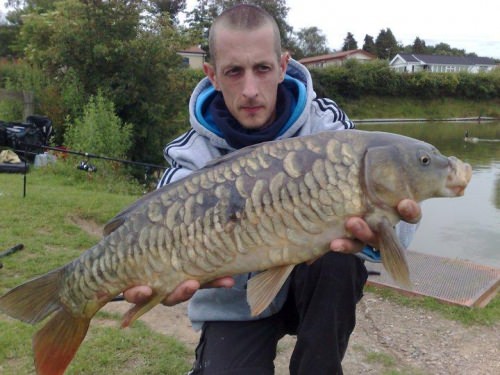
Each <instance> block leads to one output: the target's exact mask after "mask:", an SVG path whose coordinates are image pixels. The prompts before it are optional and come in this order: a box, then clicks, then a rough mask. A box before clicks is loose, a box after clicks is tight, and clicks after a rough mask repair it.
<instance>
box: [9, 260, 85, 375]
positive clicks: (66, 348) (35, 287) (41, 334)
mask: <svg viewBox="0 0 500 375" xmlns="http://www.w3.org/2000/svg"><path fill="white" fill-rule="evenodd" d="M64 271H65V270H64V268H59V269H56V270H54V271H51V272H49V273H47V274H45V275H43V276H40V277H38V278H36V279H33V280H30V281H27V282H26V283H24V284H21V285H19V286H18V287H16V288H14V289H12V290H10V291H9V292H7V293H6V294H5V295H3V296H2V297H0V311H3V312H5V313H6V314H8V315H10V316H11V317H13V318H16V319H19V320H22V321H24V322H27V323H31V324H34V323H37V322H39V321H41V320H43V319H44V318H45V317H47V316H48V315H50V314H51V313H53V312H54V311H57V313H56V314H55V315H54V316H53V317H52V318H51V319H50V320H49V321H48V322H47V324H46V325H45V326H44V327H43V328H42V329H40V330H39V331H38V332H37V333H36V334H35V335H34V336H33V351H34V353H35V366H36V369H37V374H39V375H59V374H63V373H64V370H65V369H66V367H67V366H68V365H69V363H70V362H71V359H72V358H73V357H74V355H75V353H76V351H77V350H78V348H79V346H80V344H81V342H82V341H83V339H84V338H85V335H86V334H87V329H88V327H89V324H90V318H89V317H83V316H74V315H72V314H71V313H70V312H68V311H67V310H66V309H65V307H63V305H62V304H61V303H60V299H59V285H60V280H61V277H62V275H63V274H64Z"/></svg>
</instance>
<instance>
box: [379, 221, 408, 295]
mask: <svg viewBox="0 0 500 375" xmlns="http://www.w3.org/2000/svg"><path fill="white" fill-rule="evenodd" d="M378 232H379V236H380V253H381V255H382V263H383V265H384V268H385V269H386V270H387V272H389V274H390V275H391V277H392V278H393V279H394V281H396V282H397V283H398V284H400V285H401V286H405V287H408V288H411V281H410V271H409V269H408V263H407V262H406V257H405V249H404V248H403V246H401V243H400V242H399V239H398V237H397V236H396V232H395V231H394V228H393V227H392V225H391V224H390V223H389V221H388V220H387V219H383V220H382V221H381V223H380V224H379V231H378Z"/></svg>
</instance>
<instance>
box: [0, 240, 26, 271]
mask: <svg viewBox="0 0 500 375" xmlns="http://www.w3.org/2000/svg"><path fill="white" fill-rule="evenodd" d="M23 248H24V245H23V244H22V243H20V244H17V245H16V246H12V247H11V248H10V249H7V250H5V251H2V252H0V258H4V257H6V256H7V255H10V254H14V253H15V252H16V251H19V250H22V249H23ZM0 268H3V264H2V262H0Z"/></svg>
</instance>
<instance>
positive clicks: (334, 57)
mask: <svg viewBox="0 0 500 375" xmlns="http://www.w3.org/2000/svg"><path fill="white" fill-rule="evenodd" d="M355 54H362V55H365V56H366V57H368V58H370V59H375V58H377V56H375V55H373V54H371V53H370V52H366V51H365V50H362V49H352V50H349V51H341V52H335V53H329V54H326V55H318V56H311V57H304V58H303V59H300V60H299V62H300V63H302V64H310V63H315V62H321V61H330V60H342V59H344V58H347V57H349V56H350V55H355Z"/></svg>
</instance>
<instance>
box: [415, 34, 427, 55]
mask: <svg viewBox="0 0 500 375" xmlns="http://www.w3.org/2000/svg"><path fill="white" fill-rule="evenodd" d="M411 52H412V53H427V46H426V45H425V40H421V39H420V38H419V37H418V36H417V37H416V38H415V41H414V42H413V46H412V48H411Z"/></svg>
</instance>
